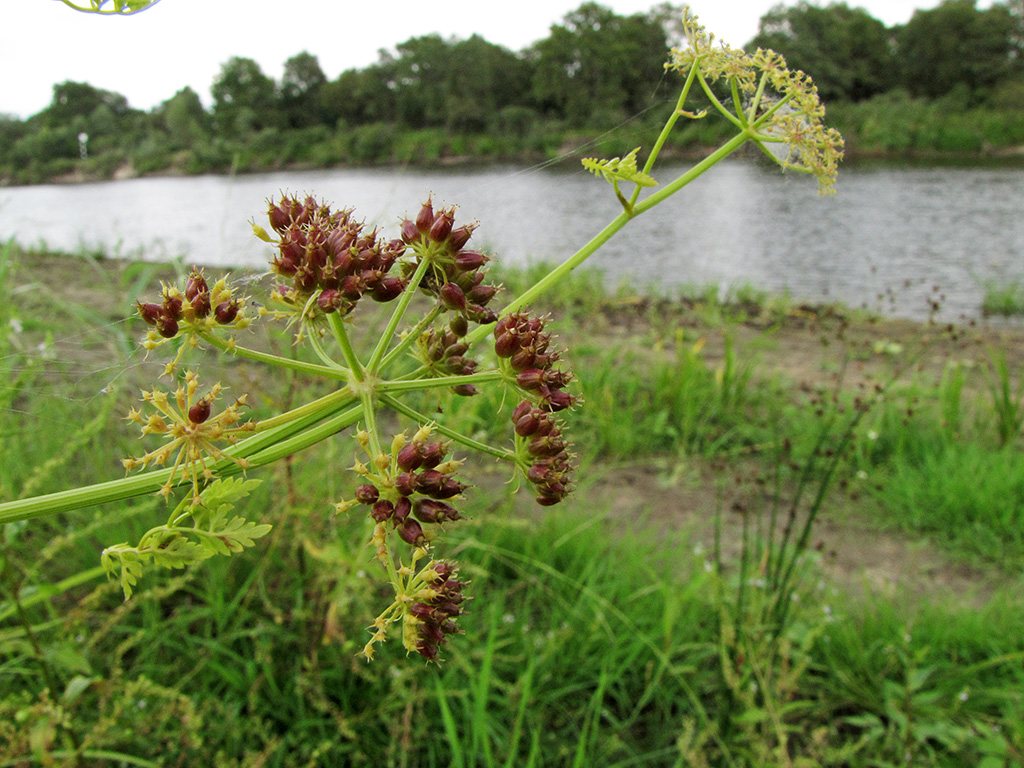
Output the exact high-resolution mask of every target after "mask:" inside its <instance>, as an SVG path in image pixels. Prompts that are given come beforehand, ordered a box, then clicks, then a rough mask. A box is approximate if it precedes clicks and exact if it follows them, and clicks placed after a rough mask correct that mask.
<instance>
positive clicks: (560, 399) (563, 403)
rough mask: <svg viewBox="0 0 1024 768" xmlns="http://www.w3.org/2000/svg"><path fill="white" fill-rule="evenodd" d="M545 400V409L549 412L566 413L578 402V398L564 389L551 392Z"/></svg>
mask: <svg viewBox="0 0 1024 768" xmlns="http://www.w3.org/2000/svg"><path fill="white" fill-rule="evenodd" d="M543 399H544V407H546V408H547V410H549V411H564V410H565V409H566V408H571V407H572V405H573V403H575V402H576V398H574V397H573V396H572V395H570V394H569V393H568V392H566V391H565V390H562V389H552V390H549V391H548V392H547V394H546V395H545V396H544V398H543Z"/></svg>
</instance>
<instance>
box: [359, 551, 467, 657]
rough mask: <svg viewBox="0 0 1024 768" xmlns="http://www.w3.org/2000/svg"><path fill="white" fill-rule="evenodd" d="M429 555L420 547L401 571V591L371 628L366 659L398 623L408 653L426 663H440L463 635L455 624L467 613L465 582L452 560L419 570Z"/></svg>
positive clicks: (365, 650) (429, 563) (433, 561)
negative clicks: (444, 651)
mask: <svg viewBox="0 0 1024 768" xmlns="http://www.w3.org/2000/svg"><path fill="white" fill-rule="evenodd" d="M427 555H428V550H427V549H425V548H423V547H419V548H417V549H416V550H415V551H414V552H413V557H412V565H411V566H402V567H401V568H399V569H398V578H399V579H400V581H401V585H400V589H399V590H398V593H397V594H396V596H395V601H394V602H393V603H392V604H391V605H389V606H388V607H387V609H386V610H385V611H384V612H383V613H381V615H380V616H378V617H377V618H376V619H375V620H374V622H373V626H372V627H371V628H370V629H371V631H372V632H373V636H372V637H371V638H370V640H369V642H367V643H366V646H365V647H364V648H363V656H365V657H366V659H367V660H372V659H373V655H374V652H375V649H376V646H377V644H378V643H382V642H384V641H385V640H387V636H388V629H389V627H390V625H391V624H393V623H395V622H398V621H401V623H402V645H404V646H405V649H406V651H408V652H409V653H418V654H419V655H420V656H422V657H423V658H425V659H426V660H427V661H433V662H436V661H439V660H440V659H439V651H440V649H441V648H442V647H444V645H445V644H446V643H447V642H448V638H449V637H450V636H451V635H454V634H459V633H460V630H459V628H458V626H457V625H456V621H457V620H458V617H459V616H461V615H462V614H463V613H464V611H465V609H464V607H463V606H464V603H465V600H466V597H465V596H464V595H463V588H464V586H465V582H464V581H462V579H461V578H460V576H459V570H458V566H457V565H456V564H455V563H453V562H451V561H450V560H430V561H429V562H428V563H427V564H426V565H425V566H424V567H423V568H421V569H420V570H419V571H417V570H416V565H417V563H418V562H419V561H421V560H423V559H424V558H426V557H427Z"/></svg>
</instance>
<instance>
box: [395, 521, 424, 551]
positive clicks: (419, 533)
mask: <svg viewBox="0 0 1024 768" xmlns="http://www.w3.org/2000/svg"><path fill="white" fill-rule="evenodd" d="M397 530H398V535H399V536H400V537H401V539H402V541H404V542H406V543H407V544H412V545H413V546H416V545H418V544H422V543H423V542H424V537H423V526H421V525H420V524H419V521H418V520H417V519H416V518H415V517H407V518H405V520H403V521H402V523H401V524H400V525H399V526H398V528H397Z"/></svg>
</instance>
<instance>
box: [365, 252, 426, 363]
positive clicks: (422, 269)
mask: <svg viewBox="0 0 1024 768" xmlns="http://www.w3.org/2000/svg"><path fill="white" fill-rule="evenodd" d="M429 266H430V262H429V261H428V260H427V259H421V260H420V263H419V264H417V265H416V271H415V272H413V275H412V277H411V278H410V279H409V284H408V285H407V286H406V287H405V290H404V291H402V295H401V296H400V297H399V298H398V305H397V306H396V307H395V311H394V312H392V313H391V317H390V319H389V320H388V324H387V327H386V328H385V329H384V332H383V333H382V334H381V335H380V339H379V340H378V342H377V346H376V347H374V350H373V353H372V354H371V355H370V361H369V362H368V363H367V364H366V367H367V368H368V369H369V370H370V371H371V372H373V373H377V371H379V370H380V369H381V367H382V365H381V364H382V362H384V361H386V362H390V361H391V360H393V359H394V358H395V356H397V355H388V356H387V357H386V358H385V356H384V353H385V352H387V349H388V345H389V344H390V343H391V339H392V338H393V337H394V335H395V331H396V330H397V329H398V326H399V324H400V323H401V322H402V320H403V319H404V318H405V313H406V310H408V309H409V302H410V301H412V297H413V296H414V295H415V293H416V291H417V290H418V287H419V284H420V280H422V279H423V276H424V275H425V274H426V273H427V267H429ZM434 317H436V315H434ZM434 317H431V318H430V320H429V321H427V322H426V323H425V324H424V328H425V327H426V326H428V325H429V324H430V323H432V322H433V320H434ZM424 320H426V318H424ZM421 330H422V329H421ZM418 335H419V334H414V333H410V334H409V336H412V337H413V338H412V339H410V342H409V343H410V344H411V343H412V341H415V336H418ZM398 354H401V352H399V353H398Z"/></svg>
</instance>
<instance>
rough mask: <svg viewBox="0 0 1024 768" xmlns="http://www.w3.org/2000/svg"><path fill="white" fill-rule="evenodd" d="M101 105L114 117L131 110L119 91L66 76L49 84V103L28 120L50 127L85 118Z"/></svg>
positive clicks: (126, 113)
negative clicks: (51, 92)
mask: <svg viewBox="0 0 1024 768" xmlns="http://www.w3.org/2000/svg"><path fill="white" fill-rule="evenodd" d="M101 106H106V107H107V108H108V109H109V110H110V114H112V115H113V117H114V118H115V120H116V119H118V118H122V117H125V116H127V115H128V114H129V112H130V111H131V110H130V108H129V106H128V99H126V98H125V97H124V96H122V95H121V94H119V93H113V92H111V91H104V90H101V89H100V88H95V87H93V86H91V85H89V84H88V83H76V82H73V81H71V80H68V81H65V82H63V83H60V84H58V85H55V86H53V98H52V99H51V100H50V105H49V106H48V107H47V108H46V109H44V110H43V111H42V112H40V113H38V114H37V115H35V116H34V117H33V118H32V120H33V122H35V123H38V124H40V125H44V126H47V127H51V128H55V127H58V126H66V125H70V124H71V123H72V122H73V121H74V120H75V118H86V119H88V118H89V117H90V116H91V115H92V114H93V113H94V112H96V110H97V108H98V107H101Z"/></svg>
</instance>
